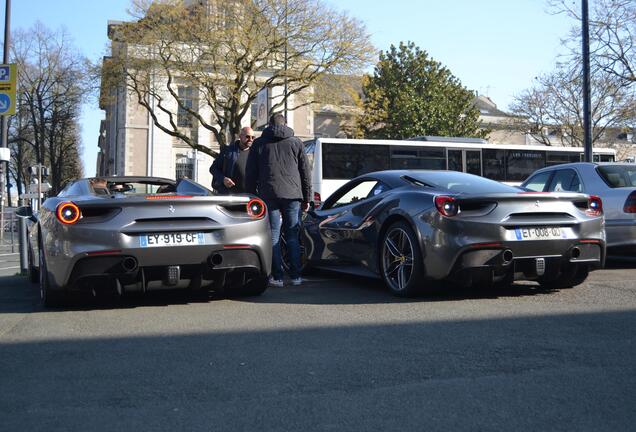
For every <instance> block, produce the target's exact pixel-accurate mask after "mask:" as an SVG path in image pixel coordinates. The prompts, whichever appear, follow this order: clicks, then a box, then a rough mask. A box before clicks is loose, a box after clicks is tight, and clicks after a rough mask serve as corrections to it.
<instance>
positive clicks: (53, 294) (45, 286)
mask: <svg viewBox="0 0 636 432" xmlns="http://www.w3.org/2000/svg"><path fill="white" fill-rule="evenodd" d="M39 255H40V271H39V273H40V275H39V276H40V299H41V300H42V304H43V305H44V306H45V307H47V308H49V307H57V306H62V305H63V303H64V300H65V298H64V292H62V291H56V290H52V289H51V282H50V280H49V272H48V270H47V267H46V258H45V257H44V252H43V251H42V249H40V253H39Z"/></svg>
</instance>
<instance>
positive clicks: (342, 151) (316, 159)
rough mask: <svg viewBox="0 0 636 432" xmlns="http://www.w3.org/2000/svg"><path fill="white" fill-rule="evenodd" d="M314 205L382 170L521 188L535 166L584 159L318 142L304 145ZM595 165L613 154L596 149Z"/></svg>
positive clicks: (465, 146) (459, 142)
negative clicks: (443, 174) (459, 176)
mask: <svg viewBox="0 0 636 432" xmlns="http://www.w3.org/2000/svg"><path fill="white" fill-rule="evenodd" d="M305 153H307V156H308V159H309V162H310V164H311V166H312V188H313V190H314V201H316V202H321V201H323V200H324V199H325V198H327V197H328V196H329V195H331V194H332V193H333V192H334V191H335V190H336V189H338V188H339V187H340V186H342V185H343V184H344V183H346V182H347V180H350V179H352V178H354V177H357V176H359V175H362V174H366V173H369V172H373V171H381V170H387V169H436V170H454V171H463V172H467V173H471V174H477V175H480V176H483V177H487V178H490V179H493V180H497V181H501V182H506V183H508V184H515V185H518V184H520V183H521V182H522V181H523V180H525V178H526V177H527V176H528V175H530V174H531V173H533V172H534V171H535V170H537V169H539V168H543V167H546V166H550V165H557V164H562V163H568V162H579V161H581V160H583V154H584V151H583V148H581V147H550V146H542V145H504V144H488V143H487V142H486V141H485V140H482V139H476V138H444V137H419V138H418V140H417V141H415V140H407V141H396V140H368V139H363V140H358V139H339V138H317V139H314V140H310V141H306V142H305ZM593 155H594V161H601V162H613V161H614V160H615V157H616V150H614V149H608V148H595V149H594V150H593Z"/></svg>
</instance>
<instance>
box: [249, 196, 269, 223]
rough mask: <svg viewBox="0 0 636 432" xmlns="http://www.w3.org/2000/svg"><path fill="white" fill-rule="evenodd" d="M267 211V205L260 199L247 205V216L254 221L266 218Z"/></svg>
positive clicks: (253, 200)
mask: <svg viewBox="0 0 636 432" xmlns="http://www.w3.org/2000/svg"><path fill="white" fill-rule="evenodd" d="M266 209H267V207H265V203H264V202H263V201H262V200H260V199H258V198H254V199H252V200H250V202H248V203H247V214H248V215H250V216H251V217H253V218H254V219H260V218H262V217H263V216H265V211H266Z"/></svg>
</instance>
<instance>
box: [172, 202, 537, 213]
mask: <svg viewBox="0 0 636 432" xmlns="http://www.w3.org/2000/svg"><path fill="white" fill-rule="evenodd" d="M537 202H538V201H537ZM168 211H169V212H170V213H174V212H175V208H174V206H172V205H171V206H170V207H168Z"/></svg>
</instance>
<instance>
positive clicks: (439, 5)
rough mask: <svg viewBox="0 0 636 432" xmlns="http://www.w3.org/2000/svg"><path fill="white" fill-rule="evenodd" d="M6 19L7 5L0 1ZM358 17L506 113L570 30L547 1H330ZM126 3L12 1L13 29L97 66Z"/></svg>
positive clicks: (92, 141) (91, 150) (93, 115)
mask: <svg viewBox="0 0 636 432" xmlns="http://www.w3.org/2000/svg"><path fill="white" fill-rule="evenodd" d="M1 3H2V5H1V9H0V10H1V11H2V17H4V3H5V2H4V1H2V2H1ZM329 3H330V4H331V5H333V6H334V7H336V8H338V9H341V10H347V11H348V12H349V13H350V14H351V15H353V16H355V17H357V18H359V19H361V20H362V21H363V22H364V23H365V24H366V25H367V28H368V30H369V32H370V33H371V35H372V40H373V42H374V44H375V45H376V47H377V48H378V49H381V50H386V49H387V48H388V47H389V46H390V45H391V44H395V45H397V44H399V42H400V41H407V40H410V41H413V42H415V44H416V45H418V46H419V47H420V48H422V49H424V50H426V51H427V52H428V53H429V54H430V55H431V56H432V57H433V58H434V59H435V60H437V61H439V62H441V63H443V64H444V65H445V66H447V67H448V68H449V69H450V70H451V71H452V72H453V74H454V75H455V76H457V77H458V78H459V79H460V80H461V82H462V84H464V85H465V86H467V87H468V88H470V89H472V90H475V91H478V92H479V93H480V94H486V95H488V96H490V97H491V99H492V100H493V101H494V102H495V103H496V104H497V105H498V107H499V108H502V109H504V110H505V109H506V108H507V107H508V105H509V104H510V102H511V101H512V98H513V96H514V95H515V94H518V93H520V92H521V91H523V90H524V89H525V88H528V87H529V86H530V85H531V84H532V79H533V78H534V77H535V76H537V75H539V74H540V73H542V72H548V71H550V70H551V69H552V68H553V66H554V63H555V59H556V56H557V55H558V54H559V53H560V52H562V48H561V38H562V37H564V36H565V35H566V34H567V31H568V29H569V28H570V26H571V25H572V24H573V23H572V22H571V21H569V20H568V19H567V18H566V17H564V16H562V15H551V14H549V13H548V11H547V6H546V2H545V1H544V0H482V1H475V0H447V1H445V2H443V1H439V0H424V1H422V0H421V1H418V2H414V1H407V0H391V1H372V2H371V1H368V0H366V1H365V0H337V1H336V0H329ZM129 6H130V0H56V1H52V0H13V1H12V6H11V9H12V18H11V19H12V23H11V26H12V28H14V29H15V28H18V27H20V28H28V27H31V26H32V25H33V23H35V22H36V21H38V20H39V21H41V22H43V23H44V24H45V25H46V26H47V27H49V28H51V29H58V28H60V27H62V26H64V27H65V28H66V29H67V30H68V33H69V34H70V35H71V36H72V37H73V39H74V42H75V45H76V46H77V47H78V48H79V49H80V50H81V51H82V52H83V53H84V55H86V56H87V57H89V58H91V59H93V60H97V59H99V58H101V57H102V56H103V55H104V54H105V53H106V47H107V43H108V38H107V36H106V24H107V22H108V20H125V19H127V18H128V13H127V9H128V8H129ZM102 118H103V112H102V111H100V110H99V109H98V107H97V106H94V105H91V106H86V107H84V110H83V114H82V141H83V146H84V149H83V160H84V169H85V174H86V175H93V174H94V172H95V159H96V155H97V137H98V134H99V121H100V120H101V119H102Z"/></svg>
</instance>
